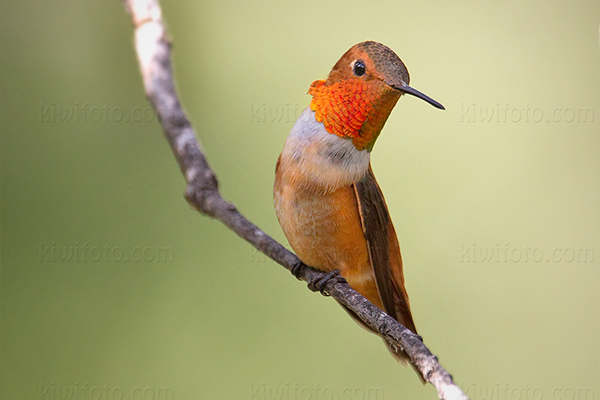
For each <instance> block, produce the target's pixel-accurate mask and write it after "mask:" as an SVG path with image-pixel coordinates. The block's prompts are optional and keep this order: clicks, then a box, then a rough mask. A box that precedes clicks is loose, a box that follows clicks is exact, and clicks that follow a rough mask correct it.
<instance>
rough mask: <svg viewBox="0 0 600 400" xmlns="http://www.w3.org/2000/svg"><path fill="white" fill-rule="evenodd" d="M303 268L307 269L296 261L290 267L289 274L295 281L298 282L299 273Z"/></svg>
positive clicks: (300, 262)
mask: <svg viewBox="0 0 600 400" xmlns="http://www.w3.org/2000/svg"><path fill="white" fill-rule="evenodd" d="M305 267H307V265H306V264H304V263H303V262H302V261H300V260H298V262H297V263H296V264H294V265H293V266H292V269H290V272H291V273H292V275H294V276H295V277H296V279H298V280H300V271H301V270H302V268H305Z"/></svg>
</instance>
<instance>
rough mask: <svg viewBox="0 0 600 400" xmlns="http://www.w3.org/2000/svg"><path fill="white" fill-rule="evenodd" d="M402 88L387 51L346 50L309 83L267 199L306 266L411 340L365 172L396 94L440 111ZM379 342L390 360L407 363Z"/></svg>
mask: <svg viewBox="0 0 600 400" xmlns="http://www.w3.org/2000/svg"><path fill="white" fill-rule="evenodd" d="M409 80H410V78H409V75H408V71H407V69H406V67H405V66H404V63H403V62H402V60H400V58H399V57H398V56H397V55H396V53H394V52H393V51H392V50H391V49H390V48H388V47H387V46H384V45H383V44H381V43H377V42H372V41H367V42H362V43H359V44H357V45H354V46H352V47H351V48H350V49H349V50H348V51H347V52H346V53H345V54H344V55H343V56H342V58H340V60H339V61H338V62H337V63H336V64H335V65H334V66H333V69H332V70H331V72H330V73H329V75H328V77H327V79H326V80H317V81H314V82H313V83H312V85H310V89H309V90H308V93H309V94H310V95H312V101H311V103H310V106H309V107H308V108H307V109H306V110H304V112H303V113H302V114H301V115H300V117H299V118H298V120H297V121H296V123H295V125H294V127H293V128H292V131H291V132H290V134H289V136H288V138H287V140H286V142H285V146H284V148H283V152H282V153H281V155H280V156H279V159H278V160H277V167H276V172H275V186H274V189H273V194H274V203H275V212H276V214H277V218H278V220H279V223H280V224H281V228H282V229H283V232H284V234H285V236H286V237H287V239H288V241H289V243H290V245H291V246H292V249H293V250H294V251H295V252H296V254H297V255H298V257H299V258H300V259H301V260H302V261H303V262H304V263H305V264H306V265H309V266H311V267H313V268H316V269H318V270H321V271H324V272H333V271H335V270H339V273H340V275H341V276H342V277H343V278H345V279H346V281H347V282H348V284H349V285H350V286H351V287H352V288H353V289H355V290H356V291H357V292H359V293H360V294H361V295H363V296H364V297H366V298H367V299H368V300H369V301H371V302H372V303H373V304H375V305H376V306H377V307H379V308H380V309H382V310H383V311H385V312H386V313H387V314H389V315H390V316H392V317H393V318H395V319H396V320H397V321H398V322H400V323H401V324H402V325H404V326H405V327H406V328H408V329H410V330H411V331H412V332H414V333H415V334H416V333H417V329H416V328H415V324H414V322H413V318H412V315H411V312H410V305H409V302H408V295H407V293H406V289H405V287H404V274H403V272H402V258H401V256H400V246H399V244H398V238H397V237H396V232H395V230H394V226H393V224H392V220H391V218H390V215H389V212H388V208H387V205H386V203H385V199H384V198H383V194H382V192H381V189H380V188H379V185H378V184H377V181H376V180H375V176H374V175H373V170H372V169H371V164H370V158H371V150H372V149H373V145H374V144H375V140H377V137H378V136H379V133H380V132H381V129H382V128H383V125H384V124H385V122H386V120H387V119H388V116H389V115H390V112H391V111H392V108H394V105H396V102H397V101H398V99H400V96H402V94H404V93H406V94H410V95H413V96H416V97H418V98H420V99H423V100H425V101H427V102H428V103H430V104H431V105H433V106H434V107H437V108H440V109H442V110H443V109H444V107H443V106H442V105H441V104H440V103H438V102H436V101H435V100H433V99H431V98H429V97H428V96H426V95H424V94H423V93H421V92H419V91H417V90H415V89H413V88H412V87H410V86H408V84H409ZM350 314H351V315H352V312H350ZM355 319H357V318H355ZM358 322H360V321H358ZM363 325H364V324H363ZM386 344H387V345H388V348H389V350H390V351H391V353H392V354H393V355H394V356H395V357H396V359H398V360H400V361H407V360H408V356H407V355H406V353H404V352H403V351H402V350H401V349H398V348H396V347H394V346H393V345H392V344H390V343H387V342H386Z"/></svg>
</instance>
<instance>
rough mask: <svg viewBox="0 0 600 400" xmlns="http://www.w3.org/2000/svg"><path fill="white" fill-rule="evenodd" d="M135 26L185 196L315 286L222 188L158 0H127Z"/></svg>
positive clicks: (362, 307) (425, 370)
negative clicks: (189, 110)
mask: <svg viewBox="0 0 600 400" xmlns="http://www.w3.org/2000/svg"><path fill="white" fill-rule="evenodd" d="M123 2H124V4H125V7H126V8H127V11H128V12H129V14H130V15H131V18H132V20H133V25H134V27H135V48H136V51H137V56H138V61H139V63H140V70H141V73H142V78H143V80H144V87H145V90H146V95H147V96H148V99H149V100H150V103H152V106H153V107H154V109H155V110H156V112H157V114H158V116H159V118H160V121H161V124H162V127H163V130H164V135H165V137H166V138H167V140H168V141H169V144H170V145H171V149H172V150H173V153H174V154H175V157H176V158H177V162H178V163H179V168H180V169H181V172H182V173H183V175H184V176H185V179H186V182H187V189H186V193H185V197H186V199H187V200H188V202H189V203H190V204H191V205H192V206H193V207H195V208H196V209H197V210H198V211H199V212H201V213H203V214H206V215H209V216H211V217H213V218H216V219H218V220H220V221H221V222H223V223H224V224H225V225H227V226H228V227H229V228H230V229H231V230H233V231H234V232H235V233H237V234H238V235H239V236H241V237H242V238H243V239H244V240H246V241H248V242H249V243H250V244H252V245H253V246H254V247H256V248H257V249H258V250H260V251H261V252H263V253H264V254H266V255H267V256H268V257H270V258H272V259H273V260H274V261H276V262H277V263H279V264H281V265H282V266H284V267H285V268H287V269H288V270H290V271H293V272H294V275H296V276H297V277H298V278H299V279H302V280H304V281H306V282H308V283H309V285H311V286H314V285H315V284H316V283H317V282H319V281H320V280H322V279H323V278H325V277H326V274H324V273H322V272H320V271H317V270H315V269H312V268H310V267H307V266H306V265H304V264H303V263H302V262H301V261H300V259H298V257H296V255H294V254H293V253H291V252H290V251H288V250H287V249H286V248H285V247H283V246H282V245H281V244H279V243H278V242H276V241H275V240H274V239H272V238H271V237H270V236H269V235H267V234H266V233H265V232H263V231H262V230H261V229H260V228H258V227H257V226H256V225H254V224H253V223H252V222H250V221H248V220H247V219H246V218H245V217H244V216H243V215H242V214H240V212H239V211H238V210H237V209H236V208H235V206H234V205H233V204H231V203H228V202H227V201H225V200H224V199H223V198H222V197H221V195H220V193H219V190H218V182H217V178H216V176H215V174H214V172H213V171H212V170H211V169H210V167H209V165H208V163H207V161H206V158H205V157H204V154H203V152H202V150H201V149H200V145H199V142H198V140H197V139H196V133H195V132H194V130H193V129H192V127H191V124H190V122H189V120H188V119H187V117H186V115H185V113H184V112H183V110H182V108H181V105H180V104H179V100H178V98H177V94H176V92H175V86H174V83H173V73H172V69H171V59H170V43H169V41H168V40H167V38H166V31H165V26H164V24H163V20H162V12H161V8H160V5H159V3H158V0H123ZM325 282H326V283H325V285H324V287H323V291H325V292H326V293H328V294H330V295H331V296H333V297H335V298H336V299H337V300H338V301H339V302H341V303H342V304H344V305H345V306H346V307H348V308H349V309H350V310H352V311H354V313H356V315H358V317H359V318H360V319H361V320H362V321H364V322H365V323H366V324H367V325H369V326H370V327H371V328H373V329H375V330H376V331H378V332H380V333H381V335H382V336H384V337H386V338H387V339H389V340H391V341H392V342H394V343H395V344H397V345H398V346H400V347H401V348H403V349H404V350H405V351H406V353H407V354H408V355H409V356H410V358H411V360H412V362H413V364H415V366H416V367H417V368H418V369H419V371H420V372H421V374H422V375H423V377H424V378H425V379H426V380H427V381H428V382H430V383H431V384H432V385H433V386H434V387H435V388H436V389H437V391H438V395H439V398H440V399H444V400H454V399H467V396H466V395H465V394H464V393H463V391H462V390H461V389H460V388H459V387H458V386H456V385H455V384H454V382H453V381H452V376H451V375H450V374H449V373H448V372H447V371H446V370H445V369H444V368H442V367H441V366H440V364H439V363H438V361H437V357H435V356H434V355H433V354H432V353H431V352H430V351H429V349H427V347H426V346H425V345H424V344H423V342H422V341H421V338H420V337H419V336H417V335H415V334H413V333H412V332H411V331H409V330H408V329H406V328H405V327H404V326H402V325H401V324H400V323H398V322H397V321H396V320H394V319H393V318H392V317H390V316H389V315H387V314H386V313H384V312H383V311H381V310H380V309H379V308H377V307H376V306H375V305H373V304H372V303H370V302H369V301H368V300H367V299H365V298H364V297H363V296H361V295H360V294H359V293H358V292H356V291H355V290H353V289H352V288H351V287H350V286H349V285H348V284H347V283H346V281H345V280H344V279H343V278H340V277H337V278H332V279H329V280H326V281H325Z"/></svg>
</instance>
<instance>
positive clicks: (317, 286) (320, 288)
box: [308, 269, 343, 296]
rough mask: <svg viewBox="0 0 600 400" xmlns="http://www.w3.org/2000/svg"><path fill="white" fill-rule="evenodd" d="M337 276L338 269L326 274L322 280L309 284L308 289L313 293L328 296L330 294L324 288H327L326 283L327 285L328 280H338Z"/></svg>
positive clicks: (338, 273)
mask: <svg viewBox="0 0 600 400" xmlns="http://www.w3.org/2000/svg"><path fill="white" fill-rule="evenodd" d="M339 275H340V270H339V269H336V270H334V271H331V272H328V273H326V274H325V275H324V276H323V277H322V278H319V279H317V280H316V281H315V282H311V283H309V284H308V288H309V289H310V290H312V291H313V292H320V293H321V294H322V295H323V296H330V294H329V293H328V292H327V291H326V290H325V286H327V283H329V281H330V280H332V279H338V277H339ZM342 279H343V278H342Z"/></svg>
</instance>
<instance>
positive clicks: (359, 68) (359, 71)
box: [354, 60, 367, 76]
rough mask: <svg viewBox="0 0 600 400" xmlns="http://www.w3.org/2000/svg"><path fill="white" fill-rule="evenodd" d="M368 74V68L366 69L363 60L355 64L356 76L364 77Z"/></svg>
mask: <svg viewBox="0 0 600 400" xmlns="http://www.w3.org/2000/svg"><path fill="white" fill-rule="evenodd" d="M365 72H367V67H365V62H364V61H363V60H356V61H355V62H354V75H356V76H363V75H364V74H365Z"/></svg>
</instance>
